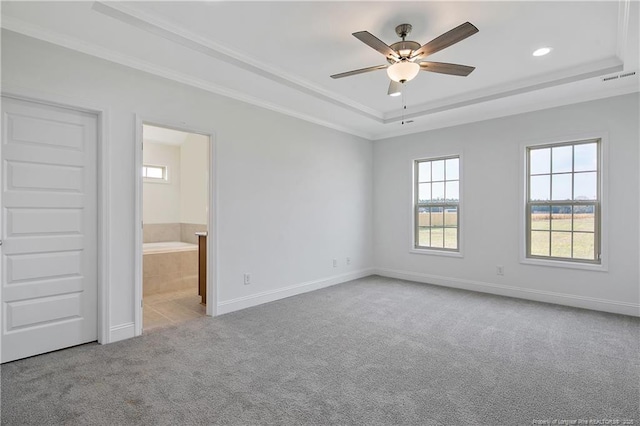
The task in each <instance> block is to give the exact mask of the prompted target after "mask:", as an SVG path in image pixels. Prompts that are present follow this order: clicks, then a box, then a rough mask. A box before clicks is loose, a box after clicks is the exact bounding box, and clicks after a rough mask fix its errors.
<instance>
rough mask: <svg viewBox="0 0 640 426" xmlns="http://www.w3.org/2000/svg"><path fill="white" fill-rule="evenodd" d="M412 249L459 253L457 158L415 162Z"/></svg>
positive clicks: (458, 174)
mask: <svg viewBox="0 0 640 426" xmlns="http://www.w3.org/2000/svg"><path fill="white" fill-rule="evenodd" d="M414 175H415V176H414V191H415V192H414V200H415V204H414V248H415V249H428V250H441V251H450V252H459V251H460V243H459V242H460V233H459V229H460V208H459V207H460V156H450V157H440V158H430V159H424V160H416V161H415V165H414Z"/></svg>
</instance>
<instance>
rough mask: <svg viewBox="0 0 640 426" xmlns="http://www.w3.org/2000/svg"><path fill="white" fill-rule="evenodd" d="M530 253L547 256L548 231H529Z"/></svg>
mask: <svg viewBox="0 0 640 426" xmlns="http://www.w3.org/2000/svg"><path fill="white" fill-rule="evenodd" d="M531 254H532V255H534V256H549V232H547V231H531Z"/></svg>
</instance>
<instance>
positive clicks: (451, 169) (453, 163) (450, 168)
mask: <svg viewBox="0 0 640 426" xmlns="http://www.w3.org/2000/svg"><path fill="white" fill-rule="evenodd" d="M446 163H447V164H446V177H447V180H457V179H459V176H460V159H459V158H449V159H448V160H446Z"/></svg>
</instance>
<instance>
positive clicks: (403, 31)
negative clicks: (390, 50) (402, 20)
mask: <svg viewBox="0 0 640 426" xmlns="http://www.w3.org/2000/svg"><path fill="white" fill-rule="evenodd" d="M412 28H413V27H412V26H411V24H400V25H398V26H397V27H396V34H398V37H400V38H402V41H404V39H405V37H406V36H408V35H409V33H411V29H412Z"/></svg>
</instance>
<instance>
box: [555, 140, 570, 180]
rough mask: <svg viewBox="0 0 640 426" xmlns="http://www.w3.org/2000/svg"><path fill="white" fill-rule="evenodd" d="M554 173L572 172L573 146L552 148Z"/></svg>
mask: <svg viewBox="0 0 640 426" xmlns="http://www.w3.org/2000/svg"><path fill="white" fill-rule="evenodd" d="M551 153H552V157H553V158H552V170H551V171H552V172H553V173H562V172H570V171H571V165H572V161H573V158H572V156H573V146H571V145H569V146H556V147H554V148H552V152H551Z"/></svg>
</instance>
